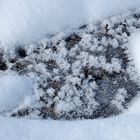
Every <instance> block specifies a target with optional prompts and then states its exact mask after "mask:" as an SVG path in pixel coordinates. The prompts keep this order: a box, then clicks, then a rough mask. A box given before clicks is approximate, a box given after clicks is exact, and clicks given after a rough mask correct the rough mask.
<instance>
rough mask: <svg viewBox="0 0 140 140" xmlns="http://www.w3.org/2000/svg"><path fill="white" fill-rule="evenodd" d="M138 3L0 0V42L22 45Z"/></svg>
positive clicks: (102, 0)
mask: <svg viewBox="0 0 140 140" xmlns="http://www.w3.org/2000/svg"><path fill="white" fill-rule="evenodd" d="M138 6H140V1H139V0H135V1H132V0H123V1H122V0H117V1H116V0H106V1H105V0H53V1H52V0H39V1H34V0H29V1H27V0H20V1H19V0H0V44H1V46H4V47H5V48H9V46H8V45H10V46H18V45H23V44H26V43H30V42H32V41H36V40H37V39H39V38H41V37H42V36H43V37H44V36H45V35H46V34H52V33H57V32H59V31H65V30H68V29H71V28H75V27H78V26H79V25H82V24H86V23H88V22H90V21H93V22H94V21H96V20H99V19H102V18H105V17H107V16H111V15H115V14H117V13H120V12H124V11H126V10H128V9H130V8H132V9H135V7H138ZM10 49H11V48H10Z"/></svg>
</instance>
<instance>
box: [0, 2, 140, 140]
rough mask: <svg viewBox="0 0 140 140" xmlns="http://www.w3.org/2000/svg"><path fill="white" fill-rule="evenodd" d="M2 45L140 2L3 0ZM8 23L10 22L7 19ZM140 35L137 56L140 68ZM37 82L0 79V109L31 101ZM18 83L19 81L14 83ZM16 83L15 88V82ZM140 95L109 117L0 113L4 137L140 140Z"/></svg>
mask: <svg viewBox="0 0 140 140" xmlns="http://www.w3.org/2000/svg"><path fill="white" fill-rule="evenodd" d="M0 4H1V5H0V19H1V20H0V44H1V45H2V46H3V45H4V46H5V45H6V46H5V47H6V48H7V47H9V46H8V45H11V44H14V45H15V44H17V45H18V44H21V45H23V44H26V43H30V42H32V41H36V40H37V39H39V38H41V37H42V36H43V37H44V36H45V35H46V34H51V33H57V32H59V31H65V30H68V29H71V28H75V27H78V26H79V25H81V24H83V23H85V21H86V22H87V23H88V22H91V21H97V20H99V19H102V18H105V17H107V16H111V15H116V14H118V13H120V12H124V11H126V10H128V9H131V8H132V9H135V7H139V6H140V1H139V0H135V1H132V0H123V1H122V0H117V1H116V0H106V1H105V0H67V1H66V0H54V1H52V0H40V1H32V0H30V1H27V0H21V1H18V0H0ZM7 21H8V22H7ZM139 40H140V36H139V35H138V36H136V35H134V37H133V39H132V42H131V43H130V44H131V45H132V48H134V51H132V52H133V56H134V60H135V63H136V66H137V68H138V70H139V71H140V61H139V60H140V57H139V56H140V55H139V53H140V41H139ZM32 82H33V81H32V80H30V79H28V78H27V77H25V76H23V77H22V76H17V75H15V74H14V75H4V76H3V74H1V77H0V86H1V87H0V112H3V111H7V110H6V109H7V108H8V109H11V108H13V107H15V106H17V105H19V104H20V103H21V104H24V102H25V103H28V97H29V96H31V95H32V88H33V87H32V84H33V83H32ZM13 83H14V84H13ZM14 85H15V86H14ZM139 138H140V98H137V100H136V102H134V103H133V104H132V107H130V109H129V111H128V112H126V113H124V114H122V115H120V116H117V117H112V118H108V119H97V120H77V121H52V120H29V119H17V118H6V117H0V139H1V140H9V139H10V140H18V139H20V140H39V139H41V140H139Z"/></svg>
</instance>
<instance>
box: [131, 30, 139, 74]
mask: <svg viewBox="0 0 140 140" xmlns="http://www.w3.org/2000/svg"><path fill="white" fill-rule="evenodd" d="M130 45H131V47H130V49H131V52H132V58H133V59H134V63H135V66H136V68H137V71H138V73H139V74H140V31H138V32H136V33H134V34H133V36H132V37H131V39H130Z"/></svg>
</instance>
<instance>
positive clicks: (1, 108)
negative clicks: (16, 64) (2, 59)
mask: <svg viewBox="0 0 140 140" xmlns="http://www.w3.org/2000/svg"><path fill="white" fill-rule="evenodd" d="M32 90H33V82H32V80H30V79H29V78H28V77H26V76H18V75H16V74H8V75H4V76H1V77H0V113H2V112H6V111H8V110H10V109H12V108H13V107H15V106H17V105H20V104H22V103H24V100H26V99H27V98H28V97H30V96H31V95H32V94H33V91H32Z"/></svg>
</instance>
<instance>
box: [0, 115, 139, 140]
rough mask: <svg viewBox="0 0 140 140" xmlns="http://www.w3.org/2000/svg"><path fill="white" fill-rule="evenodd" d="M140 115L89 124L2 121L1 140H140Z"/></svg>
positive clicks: (79, 122)
mask: <svg viewBox="0 0 140 140" xmlns="http://www.w3.org/2000/svg"><path fill="white" fill-rule="evenodd" d="M139 117H140V114H139V115H133V114H131V115H123V116H119V117H115V118H109V119H100V120H87V121H69V122H68V121H51V120H46V121H45V120H42V121H41V120H23V119H11V118H0V138H1V140H9V139H10V140H18V139H20V140H40V139H41V140H139V138H140V119H139Z"/></svg>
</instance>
